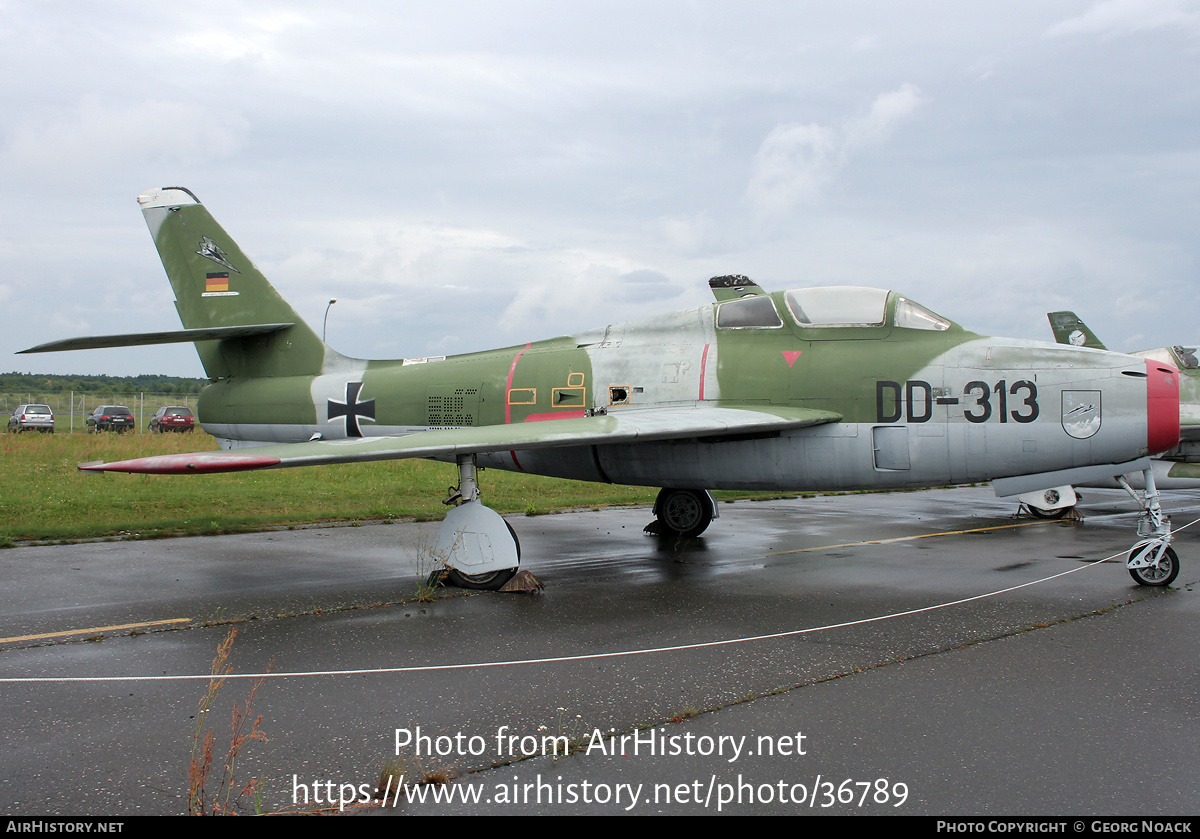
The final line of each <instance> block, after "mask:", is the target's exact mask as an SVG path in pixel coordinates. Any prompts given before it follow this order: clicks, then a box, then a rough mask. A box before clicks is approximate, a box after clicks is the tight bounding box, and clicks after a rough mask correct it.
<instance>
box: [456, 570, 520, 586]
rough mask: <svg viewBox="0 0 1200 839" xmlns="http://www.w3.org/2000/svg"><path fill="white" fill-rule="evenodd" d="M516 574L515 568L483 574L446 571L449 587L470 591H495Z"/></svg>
mask: <svg viewBox="0 0 1200 839" xmlns="http://www.w3.org/2000/svg"><path fill="white" fill-rule="evenodd" d="M516 573H517V569H516V568H501V569H500V570H499V571H488V572H487V573H485V574H463V573H462V572H460V571H458V570H457V569H455V568H447V569H446V578H447V579H448V580H449V581H450V585H452V586H458V587H459V588H465V589H471V590H472V591H497V590H499V589H500V588H501V587H503V585H504V584H505V583H507V582H508V581H509V580H511V579H512V578H513V576H514V575H515V574H516Z"/></svg>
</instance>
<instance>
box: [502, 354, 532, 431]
mask: <svg viewBox="0 0 1200 839" xmlns="http://www.w3.org/2000/svg"><path fill="white" fill-rule="evenodd" d="M531 346H533V342H532V341H530V342H529V343H528V344H526V345H525V349H523V350H521V351H520V352H519V353H517V354H516V355H515V356H513V363H512V366H511V367H509V368H508V381H507V382H505V384H504V424H505V425H508V424H509V423H511V422H512V405H509V404H508V392H509V391H510V390H512V380H513V374H514V373H516V372H517V362H518V361H520V360H521V356H523V355H524V354H525V350H527V349H529V348H530V347H531Z"/></svg>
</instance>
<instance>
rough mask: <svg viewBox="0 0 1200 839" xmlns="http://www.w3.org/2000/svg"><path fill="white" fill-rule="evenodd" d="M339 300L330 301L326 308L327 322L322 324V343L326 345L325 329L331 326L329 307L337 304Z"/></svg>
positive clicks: (324, 321)
mask: <svg viewBox="0 0 1200 839" xmlns="http://www.w3.org/2000/svg"><path fill="white" fill-rule="evenodd" d="M336 302H337V300H330V301H329V303H327V304H326V306H325V320H323V321H322V322H321V343H322V344H323V343H325V327H327V326H329V307H330V306H332V305H333V304H334V303H336Z"/></svg>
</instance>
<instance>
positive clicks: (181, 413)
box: [149, 405, 196, 434]
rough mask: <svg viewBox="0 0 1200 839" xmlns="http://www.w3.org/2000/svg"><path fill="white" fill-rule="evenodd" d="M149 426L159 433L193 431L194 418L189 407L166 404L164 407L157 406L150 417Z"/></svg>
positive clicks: (194, 426)
mask: <svg viewBox="0 0 1200 839" xmlns="http://www.w3.org/2000/svg"><path fill="white" fill-rule="evenodd" d="M149 428H150V430H151V431H156V432H158V433H159V434H162V433H163V432H164V431H194V430H195V429H196V418H195V417H194V416H192V409H191V408H184V407H183V406H182V405H168V406H167V407H165V408H159V409H158V411H157V412H156V413H155V414H154V416H152V417H150V426H149Z"/></svg>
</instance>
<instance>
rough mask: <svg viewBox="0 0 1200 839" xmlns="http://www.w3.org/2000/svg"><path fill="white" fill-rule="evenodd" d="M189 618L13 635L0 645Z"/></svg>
mask: <svg viewBox="0 0 1200 839" xmlns="http://www.w3.org/2000/svg"><path fill="white" fill-rule="evenodd" d="M190 620H191V618H171V619H170V620H165V621H144V622H143V623H122V624H117V625H116V626H95V627H92V628H91V629H68V630H66V631H64V632H43V633H41V634H40V635H14V636H13V637H11V638H0V644H6V643H8V642H10V641H36V640H38V639H39V638H66V637H67V636H69V635H88V634H94V633H96V632H117V631H119V630H122V629H141V628H142V627H145V626H167V625H168V624H172V623H187V622H189V621H190Z"/></svg>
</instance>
